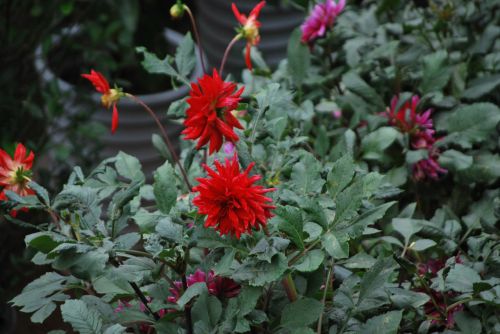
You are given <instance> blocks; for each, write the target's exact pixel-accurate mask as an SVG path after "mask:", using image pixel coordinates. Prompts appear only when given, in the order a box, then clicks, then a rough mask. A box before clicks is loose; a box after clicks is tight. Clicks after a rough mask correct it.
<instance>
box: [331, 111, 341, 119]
mask: <svg viewBox="0 0 500 334" xmlns="http://www.w3.org/2000/svg"><path fill="white" fill-rule="evenodd" d="M332 115H333V118H335V119H339V118H340V117H342V110H335V111H334V112H332Z"/></svg>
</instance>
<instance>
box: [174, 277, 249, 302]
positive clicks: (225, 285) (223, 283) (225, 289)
mask: <svg viewBox="0 0 500 334" xmlns="http://www.w3.org/2000/svg"><path fill="white" fill-rule="evenodd" d="M200 282H205V283H206V284H207V288H208V292H209V293H210V294H211V295H214V296H216V297H218V298H219V299H222V298H233V297H236V296H237V295H238V294H239V293H240V290H241V286H240V285H239V284H238V283H236V282H235V281H233V280H232V279H230V278H227V277H221V276H217V275H215V274H214V272H213V271H212V270H210V271H209V272H208V274H205V272H204V271H202V270H200V269H197V270H196V271H195V272H194V273H193V274H191V275H189V276H188V277H187V279H186V283H187V286H188V288H189V287H190V286H191V285H193V284H195V283H200ZM182 290H183V288H182V282H180V281H175V282H174V286H173V287H171V288H170V289H169V291H170V293H171V295H170V296H169V297H168V298H167V300H168V301H169V302H170V303H177V301H178V300H179V298H180V296H181V291H182Z"/></svg>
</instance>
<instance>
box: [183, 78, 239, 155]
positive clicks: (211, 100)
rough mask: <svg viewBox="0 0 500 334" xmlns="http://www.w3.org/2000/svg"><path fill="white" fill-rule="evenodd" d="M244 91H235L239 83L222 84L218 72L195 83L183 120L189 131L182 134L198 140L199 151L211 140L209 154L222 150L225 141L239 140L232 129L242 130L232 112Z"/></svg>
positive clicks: (192, 86)
mask: <svg viewBox="0 0 500 334" xmlns="http://www.w3.org/2000/svg"><path fill="white" fill-rule="evenodd" d="M243 90H244V88H243V87H242V88H241V89H240V90H238V91H236V84H235V83H232V82H225V81H223V80H222V79H221V77H220V76H219V73H217V70H215V69H214V71H213V75H212V76H210V75H208V74H205V75H204V76H203V77H202V78H200V79H198V83H192V84H191V92H190V93H189V96H190V97H189V98H188V99H187V103H188V104H189V109H188V110H187V111H186V120H185V121H184V125H185V126H186V128H185V129H184V131H182V134H185V135H186V137H184V139H185V140H190V139H197V138H199V140H198V144H197V145H196V148H197V149H199V148H200V147H202V146H203V145H205V144H207V143H208V142H209V141H210V149H209V151H210V154H212V153H213V152H215V151H218V150H219V149H220V148H221V146H222V142H223V138H225V139H226V140H228V141H231V142H236V141H238V139H239V138H238V136H237V135H236V133H234V131H233V128H238V129H243V127H242V126H241V124H240V122H239V121H238V120H237V119H236V117H234V116H233V114H232V111H233V110H235V109H236V108H237V107H238V103H239V101H240V95H241V93H243Z"/></svg>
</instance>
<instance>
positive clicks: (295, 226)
mask: <svg viewBox="0 0 500 334" xmlns="http://www.w3.org/2000/svg"><path fill="white" fill-rule="evenodd" d="M274 213H275V214H276V217H275V218H274V219H273V220H275V221H277V222H278V228H279V230H280V231H282V232H284V233H286V234H287V235H288V236H289V237H290V240H292V242H293V243H294V244H295V245H296V246H297V247H299V248H300V249H304V235H303V232H302V231H303V221H302V214H301V211H300V209H298V208H295V207H293V206H289V205H287V206H278V207H277V208H276V210H275V211H274Z"/></svg>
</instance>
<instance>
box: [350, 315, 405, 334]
mask: <svg viewBox="0 0 500 334" xmlns="http://www.w3.org/2000/svg"><path fill="white" fill-rule="evenodd" d="M402 317H403V311H390V312H387V313H385V314H382V315H378V316H375V317H373V318H370V319H368V321H367V322H366V323H365V324H364V325H362V326H361V328H360V330H359V332H357V333H359V334H373V333H384V334H397V333H398V328H399V323H400V322H401V318H402Z"/></svg>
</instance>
